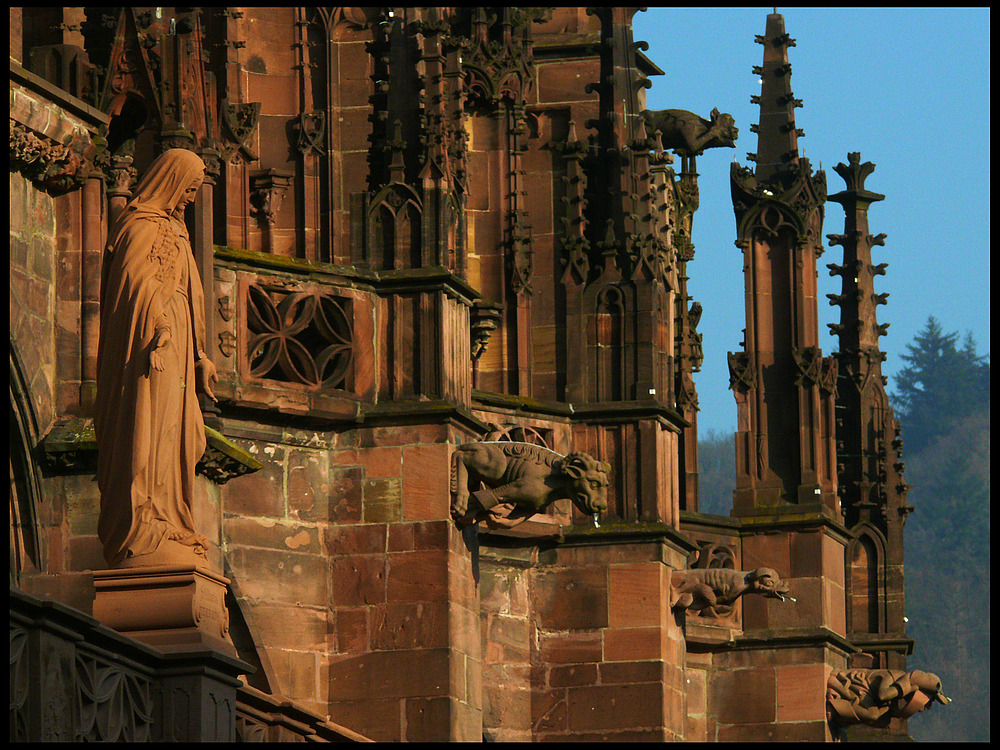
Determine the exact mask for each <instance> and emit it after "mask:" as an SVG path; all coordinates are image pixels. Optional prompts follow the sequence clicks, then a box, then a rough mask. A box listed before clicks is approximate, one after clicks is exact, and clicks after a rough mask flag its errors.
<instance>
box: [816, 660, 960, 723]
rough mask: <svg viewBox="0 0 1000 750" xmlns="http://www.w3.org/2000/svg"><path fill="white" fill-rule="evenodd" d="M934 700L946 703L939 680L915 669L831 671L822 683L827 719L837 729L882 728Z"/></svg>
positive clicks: (908, 715) (931, 703) (933, 675)
mask: <svg viewBox="0 0 1000 750" xmlns="http://www.w3.org/2000/svg"><path fill="white" fill-rule="evenodd" d="M934 701H937V702H938V703H940V704H941V705H943V706H947V705H948V703H949V700H948V698H947V697H946V696H945V694H944V693H943V692H942V691H941V679H940V678H939V677H938V676H937V675H936V674H932V673H930V672H921V671H919V670H914V671H912V672H902V671H898V670H895V669H842V670H839V671H836V672H831V673H830V677H829V678H828V679H827V683H826V713H827V719H829V721H830V722H831V724H833V725H835V726H836V727H838V728H839V727H846V726H851V725H854V724H866V725H868V726H872V727H884V726H886V725H888V724H889V720H890V719H893V718H898V719H908V718H910V717H911V716H913V715H914V714H916V713H919V712H920V711H924V710H926V709H928V708H930V707H931V706H932V705H933V703H934Z"/></svg>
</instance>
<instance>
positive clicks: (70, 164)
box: [10, 60, 109, 194]
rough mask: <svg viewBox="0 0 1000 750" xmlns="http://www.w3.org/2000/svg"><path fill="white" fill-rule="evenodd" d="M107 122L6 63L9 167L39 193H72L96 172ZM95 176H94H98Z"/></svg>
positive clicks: (50, 85)
mask: <svg viewBox="0 0 1000 750" xmlns="http://www.w3.org/2000/svg"><path fill="white" fill-rule="evenodd" d="M108 121H109V118H108V116H107V115H105V114H104V113H102V112H100V111H98V110H96V109H94V108H93V107H91V106H90V105H88V104H87V103H86V102H84V101H82V100H80V99H77V98H76V97H74V96H72V95H70V94H68V93H67V92H65V91H63V90H62V89H60V88H58V87H57V86H54V85H52V84H51V83H49V82H48V81H45V80H43V79H42V78H39V77H38V76H37V75H35V74H34V73H32V72H30V71H28V70H25V69H24V68H23V67H21V66H20V65H19V64H17V63H16V62H14V61H13V60H11V61H10V167H11V169H12V170H16V171H18V172H20V173H21V174H23V175H24V176H25V177H26V178H27V179H29V180H31V181H32V182H34V183H35V184H36V185H37V186H38V187H39V188H40V189H42V190H46V191H48V192H51V193H55V194H60V193H66V192H70V191H72V190H76V189H78V188H80V187H82V186H83V184H84V183H85V182H86V181H87V179H88V178H89V177H90V176H91V175H92V174H94V173H95V172H97V168H96V165H95V159H97V158H98V157H99V156H100V155H101V153H102V152H103V150H104V148H105V142H104V139H103V137H102V136H101V135H100V133H101V132H102V131H103V130H104V129H105V128H106V127H107V124H108ZM98 174H99V172H98Z"/></svg>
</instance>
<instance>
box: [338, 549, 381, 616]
mask: <svg viewBox="0 0 1000 750" xmlns="http://www.w3.org/2000/svg"><path fill="white" fill-rule="evenodd" d="M327 564H328V565H329V569H330V579H331V583H330V604H331V606H334V607H360V606H362V605H366V604H379V603H382V602H384V601H385V600H386V583H385V582H386V572H385V566H386V563H385V558H384V557H383V556H381V555H351V556H348V557H338V558H333V559H330V560H328V561H327Z"/></svg>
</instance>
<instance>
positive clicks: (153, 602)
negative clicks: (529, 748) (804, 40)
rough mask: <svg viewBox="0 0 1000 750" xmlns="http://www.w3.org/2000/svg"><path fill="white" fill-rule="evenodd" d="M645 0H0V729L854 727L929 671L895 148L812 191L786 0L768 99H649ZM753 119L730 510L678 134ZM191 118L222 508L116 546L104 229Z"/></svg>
mask: <svg viewBox="0 0 1000 750" xmlns="http://www.w3.org/2000/svg"><path fill="white" fill-rule="evenodd" d="M637 10H638V9H637V8H592V9H587V8H556V9H538V8H295V7H289V8H261V7H245V8H235V7H227V8H221V7H220V8H204V9H192V8H124V9H122V8H12V9H11V65H10V68H11V73H10V103H11V114H10V119H11V122H10V125H11V167H10V169H11V171H10V194H11V229H10V238H11V267H10V273H11V277H10V290H11V295H10V300H11V302H10V341H11V345H10V371H11V378H10V383H11V385H10V389H11V390H10V401H11V447H10V461H11V487H12V489H11V652H12V661H11V670H12V672H11V685H12V697H11V715H12V725H11V733H12V734H11V738H12V739H42V738H49V739H58V738H66V739H151V740H155V739H163V738H168V737H173V738H177V739H241V740H287V739H310V740H320V741H344V740H359V741H360V740H365V739H371V740H376V741H458V740H465V741H469V740H476V741H478V740H481V739H487V740H500V741H503V740H507V741H550V740H580V741H614V740H620V741H663V740H677V741H735V740H775V741H781V740H811V741H830V740H835V739H843V738H851V737H864V738H890V737H900V736H905V735H906V720H907V718H908V717H909V716H911V715H912V714H913V713H915V712H917V711H919V710H922V709H923V708H924V707H925V706H926V705H927V703H928V701H933V700H935V699H937V700H938V701H939V702H942V703H944V702H946V699H945V698H944V695H943V693H942V692H941V691H940V685H937V686H936V687H935V686H934V685H932V684H930V682H928V680H925V679H923V677H927V678H932V677H933V675H924V673H916V672H913V673H910V672H906V655H907V654H908V653H910V651H911V650H912V641H910V640H909V639H908V638H907V636H906V633H905V627H904V619H903V612H904V609H903V608H904V585H903V535H902V527H903V523H904V521H905V518H906V514H907V513H908V511H909V510H910V508H909V506H907V504H906V500H905V496H906V484H905V482H904V481H903V474H902V472H903V466H902V461H901V443H900V436H899V428H898V423H897V422H896V421H895V420H894V419H893V415H892V411H891V408H890V407H889V405H888V399H887V397H886V392H885V388H884V385H885V383H884V379H883V378H882V375H881V369H880V365H881V361H882V359H883V358H884V357H883V355H882V354H881V352H880V350H879V346H878V337H879V336H880V335H881V334H882V333H884V327H880V326H879V324H878V322H877V319H876V315H875V310H876V306H877V305H878V304H880V303H881V302H884V301H885V299H884V298H885V295H876V294H875V292H874V288H873V278H874V276H876V275H879V274H880V273H882V272H884V269H883V268H880V267H878V266H874V265H873V264H872V262H871V252H870V251H871V247H872V246H873V245H877V244H880V243H881V239H882V238H881V236H879V235H874V236H873V235H872V234H870V233H869V231H870V230H869V227H868V221H867V207H868V206H869V205H870V204H871V203H872V202H874V201H877V200H881V198H882V197H883V196H881V195H878V194H877V193H873V192H871V191H870V190H868V189H867V188H866V187H865V179H866V178H867V177H868V175H869V174H870V173H871V172H872V169H873V168H874V166H873V165H871V164H870V163H861V161H860V158H859V157H858V156H857V155H856V154H851V155H850V156H849V158H848V163H847V164H840V165H838V167H836V171H837V173H838V174H839V175H840V177H841V178H842V179H843V180H844V181H845V182H846V187H845V189H844V190H842V191H839V192H837V193H835V194H834V195H830V196H828V194H827V184H826V176H825V175H824V173H823V172H821V171H819V172H817V171H814V170H813V169H812V167H811V165H810V164H809V162H808V160H806V159H805V158H802V157H800V155H799V152H798V145H797V138H798V134H799V131H798V130H797V129H796V127H795V119H794V113H795V109H796V107H797V106H800V105H801V102H800V101H799V100H797V99H796V98H795V97H794V95H793V92H792V88H791V82H790V77H791V67H790V65H789V48H790V47H792V46H793V45H794V40H792V39H791V37H789V35H788V34H787V33H786V31H785V28H784V20H783V19H782V17H781V16H780V15H778V14H772V15H770V16H768V17H767V19H766V28H765V33H764V34H762V35H760V36H758V37H757V41H758V42H760V44H761V45H762V48H763V61H762V65H761V67H760V73H761V77H762V80H763V85H762V89H761V94H760V97H759V102H760V106H761V117H760V121H759V124H756V125H749V124H748V126H749V127H745V126H741V127H739V128H737V124H736V123H733V121H732V118H731V117H729V116H728V115H726V114H725V113H720V112H719V111H715V112H712V113H711V114H707V113H700V114H696V113H690V112H684V111H681V110H661V111H650V110H648V109H647V108H646V104H645V91H646V89H648V88H649V87H650V86H651V85H653V84H654V80H655V78H656V76H659V75H663V73H664V71H663V70H661V69H659V68H658V67H657V66H656V65H655V64H654V63H653V62H652V61H650V59H649V58H648V57H647V56H646V55H645V54H644V51H645V50H646V49H648V46H647V45H646V44H645V43H643V42H636V40H634V39H633V36H632V16H633V15H634V13H635V12H636V11H637ZM762 20H763V19H762ZM752 31H753V30H748V35H749V34H750V33H752ZM755 62H757V61H748V66H749V65H750V64H751V63H755ZM683 85H690V86H706V85H710V84H709V83H707V82H704V81H685V82H683ZM720 106H722V103H720ZM741 130H742V131H743V138H744V139H746V138H748V137H749V135H748V133H756V136H757V139H758V143H757V151H756V153H755V155H754V156H755V162H754V164H753V165H752V166H751V167H743V166H741V165H739V164H736V163H734V164H733V168H732V173H731V175H730V179H731V183H732V194H733V206H734V212H735V219H736V224H735V226H736V229H735V233H734V239H735V240H736V243H737V245H738V247H739V248H740V249H741V251H742V253H743V255H744V273H745V277H746V315H747V328H746V331H745V340H744V342H743V347H744V348H743V350H742V351H739V352H734V353H731V354H730V355H729V362H730V371H731V388H732V389H733V391H734V396H735V401H736V408H737V412H738V431H737V434H736V453H737V455H736V473H737V476H736V479H737V483H736V491H735V493H734V498H733V509H732V513H731V514H730V515H729V516H725V517H723V516H717V515H709V514H705V513H700V512H699V508H698V470H697V467H698V456H697V450H698V448H697V414H698V399H697V392H696V390H695V385H694V374H695V373H696V372H697V371H698V369H699V367H700V365H701V360H702V344H701V337H700V335H699V334H698V331H697V324H698V318H699V316H700V311H701V306H702V304H706V305H710V304H712V300H704V301H702V302H696V301H695V300H693V299H691V298H690V296H689V295H688V292H687V281H688V277H689V273H696V272H697V270H696V263H694V262H693V261H694V245H693V243H692V241H691V236H692V225H693V220H694V215H695V212H696V209H697V207H698V174H697V169H696V160H697V157H698V156H699V155H700V154H702V153H703V152H704V150H705V149H707V148H714V147H730V146H733V145H734V143H735V141H736V138H737V137H738V135H739V132H740V131H741ZM176 148H180V149H186V150H189V151H192V152H194V153H195V154H197V155H198V156H199V157H200V159H201V160H202V161H203V163H204V164H205V167H206V171H205V178H204V181H203V182H202V183H201V185H200V188H199V191H198V194H197V196H196V197H195V199H194V201H193V202H192V204H191V205H190V206H188V208H187V209H186V213H185V216H184V221H185V224H186V228H187V233H188V235H189V237H190V244H191V249H192V252H193V256H194V260H195V265H196V266H197V269H198V272H199V274H200V275H201V279H202V282H203V286H204V310H203V313H204V321H205V342H206V351H205V354H206V355H207V356H208V357H209V358H210V359H211V360H212V362H213V363H214V366H215V369H216V370H217V372H218V380H217V382H216V383H215V386H214V395H215V397H216V398H217V401H213V400H211V399H205V398H203V399H202V401H201V406H202V411H203V420H204V425H205V432H206V441H207V448H206V450H205V454H204V456H203V457H202V459H201V461H200V462H199V464H198V478H197V483H198V484H197V488H196V489H197V500H196V502H194V504H193V508H192V510H193V512H194V515H195V518H196V522H197V524H198V531H199V532H200V534H203V535H204V537H205V538H207V540H208V542H209V544H208V549H207V553H206V556H205V564H204V565H203V566H196V567H195V568H192V569H184V570H181V569H180V568H177V566H174V567H173V568H171V567H170V566H163V565H160V566H156V565H152V566H146V567H141V566H140V567H136V568H131V569H130V570H129V571H126V572H122V571H120V570H116V569H109V565H108V563H107V561H106V560H105V559H103V557H102V554H101V541H102V540H101V539H99V532H98V526H99V524H98V517H99V512H100V506H101V502H102V499H101V494H100V491H99V490H98V487H97V484H96V482H95V480H94V475H95V472H96V470H97V469H96V467H97V455H98V449H97V441H96V439H95V436H94V428H93V417H94V404H95V397H96V396H95V394H96V393H97V388H98V385H97V377H98V375H97V374H98V370H99V367H98V356H99V343H100V342H99V338H100V336H99V332H100V318H101V305H102V283H101V279H102V271H101V268H102V258H103V256H104V248H105V246H106V244H107V242H108V236H109V230H110V229H111V228H112V227H114V226H115V225H116V222H117V221H118V219H119V217H120V216H121V215H122V212H123V210H125V207H126V206H127V205H129V201H130V200H131V199H132V198H133V193H134V191H135V189H136V183H137V179H138V177H140V176H141V175H142V174H143V173H144V172H145V170H146V169H147V168H148V167H149V165H150V164H151V163H152V162H153V160H154V158H155V157H156V156H157V155H158V154H160V153H162V152H164V151H167V150H169V149H176ZM828 201H833V202H836V203H838V204H840V205H841V206H842V207H843V209H844V214H845V218H844V224H843V226H844V229H843V233H842V234H839V233H838V234H834V235H830V236H829V241H830V244H834V245H838V246H840V247H842V248H843V262H842V263H835V264H834V265H833V266H831V268H832V271H833V272H834V273H836V274H839V275H840V276H841V277H842V278H843V284H844V286H843V293H842V294H841V295H839V296H837V298H836V299H835V300H833V302H834V303H835V304H838V305H839V306H840V308H841V311H842V317H841V323H840V324H838V326H837V327H836V331H835V333H837V336H838V345H839V349H838V351H836V352H834V353H832V354H826V355H824V353H823V352H822V351H821V349H820V347H819V333H818V330H817V327H818V323H817V304H818V301H817V299H816V297H817V294H816V287H817V285H816V276H817V260H818V258H819V255H820V254H821V252H822V246H823V242H824V239H825V236H824V233H823V221H824V216H825V210H826V204H827V202H828ZM839 221H840V220H839V219H837V222H838V228H839V226H840V224H839ZM689 263H690V264H691V267H690V269H689V265H688V264H689ZM122 408H123V409H125V408H128V404H122ZM498 467H499V468H498ZM175 568H176V569H175ZM137 571H138V572H137ZM164 592H169V594H168V593H164ZM178 602H180V603H179V604H178ZM180 610H183V611H184V613H183V616H181V615H180V614H177V613H178V612H180ZM163 612H168V613H169V616H167V615H162V616H161V614H162V613H163ZM154 613H161V614H154ZM175 615H176V616H175ZM60 674H61V675H63V677H62V678H58V675H60ZM921 675H923V677H921ZM40 685H43V686H45V687H44V690H40V689H39V686H40ZM53 696H55V697H53ZM81 696H82V697H81ZM178 696H183V697H178ZM95 717H96V718H95Z"/></svg>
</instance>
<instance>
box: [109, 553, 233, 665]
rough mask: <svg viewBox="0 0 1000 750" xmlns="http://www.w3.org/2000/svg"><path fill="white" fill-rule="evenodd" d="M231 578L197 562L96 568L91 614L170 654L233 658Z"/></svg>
mask: <svg viewBox="0 0 1000 750" xmlns="http://www.w3.org/2000/svg"><path fill="white" fill-rule="evenodd" d="M228 585H229V581H228V580H227V579H226V578H223V577H222V576H220V575H218V574H217V573H213V572H212V571H210V570H208V569H207V568H204V567H201V566H197V565H157V566H150V567H141V568H139V567H137V568H127V569H118V570H95V571H94V588H95V590H96V596H95V599H94V617H96V618H97V619H98V620H100V621H101V623H102V624H104V625H107V626H108V627H110V628H113V629H115V630H117V631H119V632H121V633H125V634H127V635H128V636H130V637H132V638H134V639H136V640H137V641H141V642H142V643H146V644H148V645H150V646H153V647H154V648H157V649H160V650H161V651H168V652H171V653H176V652H181V651H192V650H193V651H198V650H203V649H205V648H209V649H213V650H215V651H219V652H221V653H223V654H225V655H227V656H231V657H236V649H235V647H234V646H233V644H232V640H231V639H230V637H229V611H228V610H227V609H226V587H227V586H228Z"/></svg>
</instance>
